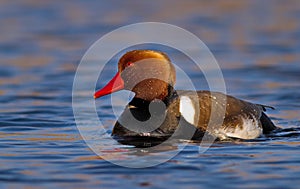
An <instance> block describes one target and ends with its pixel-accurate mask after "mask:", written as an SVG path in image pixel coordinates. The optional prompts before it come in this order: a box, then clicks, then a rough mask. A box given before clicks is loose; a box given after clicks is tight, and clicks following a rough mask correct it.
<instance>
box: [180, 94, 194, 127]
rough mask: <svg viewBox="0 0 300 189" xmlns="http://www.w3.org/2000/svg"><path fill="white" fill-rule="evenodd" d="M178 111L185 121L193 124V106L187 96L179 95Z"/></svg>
mask: <svg viewBox="0 0 300 189" xmlns="http://www.w3.org/2000/svg"><path fill="white" fill-rule="evenodd" d="M179 111H180V113H181V115H182V116H183V117H184V119H185V120H186V121H187V122H189V123H190V124H192V125H195V107H194V105H193V102H192V100H191V99H190V98H189V97H188V96H181V97H180V104H179Z"/></svg>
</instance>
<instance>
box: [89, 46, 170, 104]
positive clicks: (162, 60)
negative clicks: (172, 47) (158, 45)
mask: <svg viewBox="0 0 300 189" xmlns="http://www.w3.org/2000/svg"><path fill="white" fill-rule="evenodd" d="M174 83H175V68H174V66H173V65H172V63H171V61H170V59H169V57H168V56H167V55H166V54H165V53H162V52H159V51H153V50H133V51H129V52H127V53H126V54H124V55H123V56H122V57H121V58H120V60H119V63H118V73H117V74H116V75H115V76H114V77H113V79H112V80H111V81H110V82H108V83H107V84H106V86H104V87H103V88H102V89H100V90H98V91H97V92H96V93H95V94H94V98H99V97H102V96H104V95H107V94H111V93H113V92H116V91H119V90H122V89H126V90H130V91H132V92H134V93H135V97H136V98H141V99H143V100H147V101H152V100H154V99H160V100H163V99H164V98H166V97H167V96H168V94H169V91H170V88H172V87H173V85H174Z"/></svg>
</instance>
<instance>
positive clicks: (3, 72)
mask: <svg viewBox="0 0 300 189" xmlns="http://www.w3.org/2000/svg"><path fill="white" fill-rule="evenodd" d="M267 2H268V3H267ZM0 4H1V6H0V24H1V28H0V31H1V35H0V41H1V43H0V57H1V63H0V64H1V69H0V102H1V109H0V111H1V114H0V138H1V139H0V148H1V152H0V187H1V188H20V187H23V188H42V187H43V188H53V187H65V188H86V187H89V188H99V187H100V188H110V187H114V188H123V187H124V186H126V187H127V188H130V187H145V188H171V187H179V188H204V187H205V188H206V187H211V188H212V187H219V186H221V187H226V188H233V187H245V188H297V187H298V185H299V184H300V183H299V177H300V156H299V155H300V152H299V147H300V142H299V139H300V131H299V126H300V121H299V120H300V106H299V104H300V90H299V88H300V83H299V81H300V74H299V72H300V64H299V60H300V54H299V52H300V46H299V44H300V43H299V39H300V28H299V22H298V18H299V15H300V5H299V2H298V1H288V2H285V3H284V4H282V2H281V1H272V2H269V1H264V2H261V1H251V2H250V1H247V2H245V1H238V2H237V1H222V2H202V3H199V2H198V1H189V2H181V1H176V2H175V1H172V2H171V1H164V2H160V3H159V4H157V3H153V2H140V1H136V2H125V1H124V2H115V1H110V2H106V3H100V2H98V1H89V2H84V1H79V0H78V1H72V2H67V1H65V2H61V1H48V2H40V1H35V0H24V1H19V2H18V1H15V2H11V1H6V0H4V1H1V3H0ZM116 4H117V5H116ZM141 21H160V22H167V23H171V24H175V25H178V26H180V27H183V28H185V29H187V30H190V31H191V32H193V33H194V34H196V35H197V36H199V37H200V38H201V39H202V40H203V41H204V42H205V43H206V44H207V45H208V47H209V48H210V49H211V50H212V52H213V53H214V55H215V56H216V59H217V60H218V62H219V64H220V67H221V68H222V71H223V74H224V77H225V81H226V86H227V92H228V93H229V94H231V95H234V96H237V97H239V98H243V99H246V100H249V101H252V102H256V103H262V104H268V105H271V106H274V107H276V110H274V111H268V114H269V115H270V116H271V118H272V119H273V120H274V122H275V123H276V125H278V126H280V127H281V128H283V130H282V131H280V132H277V133H273V134H272V135H271V136H269V137H261V138H259V139H255V140H250V141H242V140H237V141H224V142H216V143H215V144H213V146H212V147H211V148H210V149H209V150H207V151H206V152H205V153H202V154H199V153H198V146H199V144H197V143H190V144H188V145H187V146H186V147H185V148H184V149H183V150H182V151H181V152H180V153H179V154H178V155H177V156H175V157H174V158H172V159H171V160H169V161H168V162H166V163H164V164H161V165H158V166H155V167H151V168H145V169H128V168H123V167H119V166H116V165H113V164H111V163H109V162H107V161H105V160H103V159H101V158H100V157H99V156H97V155H96V154H94V153H93V152H92V151H91V150H90V149H89V148H88V146H87V145H86V143H85V142H84V141H83V140H82V138H81V136H80V134H79V132H78V130H77V128H76V125H75V122H74V117H73V112H72V106H71V98H72V92H71V91H72V83H73V78H74V74H75V70H76V67H77V65H78V64H79V61H80V59H81V57H82V56H83V54H84V52H85V51H86V50H87V48H88V47H89V46H90V45H91V44H92V43H93V42H94V41H96V40H97V39H98V38H99V37H101V36H102V35H104V34H105V33H107V32H109V31H111V30H112V29H116V28H117V27H119V26H123V25H125V24H129V23H134V22H141ZM168 53H169V54H171V55H172V56H173V57H176V56H177V53H176V52H173V51H171V50H170V51H168ZM115 66H116V64H114V63H112V64H110V65H109V66H108V67H107V70H109V71H107V72H105V73H104V74H103V75H102V77H103V78H104V79H106V80H108V79H109V78H110V77H111V76H112V74H113V72H114V71H115ZM186 69H187V72H188V74H190V75H191V77H192V78H193V79H196V80H197V79H198V80H199V81H200V80H201V79H202V76H201V75H200V74H199V73H198V72H196V71H194V70H193V69H192V67H187V68H186ZM103 83H105V81H102V83H100V84H99V85H102V84H103ZM201 85H202V84H199V86H197V88H198V89H202V88H205V84H203V86H202V87H201ZM178 88H180V81H178ZM108 99H109V98H103V99H102V100H101V102H103V103H104V104H105V103H106V104H107V103H108ZM97 103H99V104H100V102H97ZM99 104H98V105H99ZM110 110H111V109H110V108H109V107H107V106H104V105H102V106H101V105H99V108H98V112H102V114H103V117H102V119H104V120H105V121H106V126H107V128H108V129H109V131H111V129H112V126H113V123H114V121H115V120H114V119H115V117H114V116H113V114H112V112H111V111H110ZM180 147H181V143H175V144H173V145H170V146H169V149H168V150H169V151H176V150H178V149H179V148H180ZM126 148H128V147H126V146H123V145H120V144H117V143H113V144H111V146H107V149H111V153H112V154H113V153H114V151H117V150H119V154H122V158H125V159H132V160H133V161H134V159H135V156H138V155H139V154H138V153H137V154H127V153H126V151H125V152H123V153H122V150H124V149H126ZM139 153H140V155H141V152H139ZM143 153H144V154H145V153H147V152H143ZM165 153H168V152H165ZM149 155H151V154H149ZM112 158H115V157H112Z"/></svg>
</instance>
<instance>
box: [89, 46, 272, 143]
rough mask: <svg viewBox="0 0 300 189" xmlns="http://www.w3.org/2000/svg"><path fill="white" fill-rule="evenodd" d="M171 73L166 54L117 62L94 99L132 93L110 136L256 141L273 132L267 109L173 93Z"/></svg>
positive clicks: (209, 94)
mask: <svg viewBox="0 0 300 189" xmlns="http://www.w3.org/2000/svg"><path fill="white" fill-rule="evenodd" d="M175 81H176V72H175V67H174V65H173V64H172V62H171V60H170V58H169V57H168V55H167V54H165V53H164V52H160V51H157V50H149V49H142V50H132V51H129V52H126V53H125V54H124V55H123V56H122V57H121V58H120V59H119V62H118V71H117V73H116V75H115V76H114V77H113V78H112V79H111V80H110V81H109V82H108V83H107V84H106V85H105V86H104V87H103V88H101V89H100V90H97V91H95V93H94V98H95V99H97V98H100V97H103V96H105V95H109V94H111V93H114V92H117V91H120V90H129V91H131V92H133V93H134V97H133V99H132V100H131V101H130V102H129V103H128V104H127V106H126V107H125V108H124V112H123V113H122V114H121V115H120V117H119V118H118V120H117V122H116V123H115V125H114V128H113V130H112V136H113V137H117V138H123V139H126V138H142V139H144V140H150V141H151V140H152V139H159V138H160V139H162V138H164V139H166V138H169V137H175V138H179V139H190V140H201V138H203V136H204V134H205V133H208V134H209V135H210V136H213V137H215V138H217V139H220V140H224V139H245V140H247V139H255V138H258V137H260V136H262V135H265V134H268V133H270V132H272V131H273V130H276V129H277V127H276V126H275V125H274V123H273V122H272V120H271V119H270V118H269V117H268V116H267V114H266V113H265V112H266V110H267V109H269V108H271V109H274V108H273V107H271V106H267V105H261V104H255V103H251V102H248V101H245V100H241V99H238V98H235V97H233V96H230V95H227V94H224V93H221V92H214V91H208V90H200V91H191V90H176V89H175V88H174V85H175Z"/></svg>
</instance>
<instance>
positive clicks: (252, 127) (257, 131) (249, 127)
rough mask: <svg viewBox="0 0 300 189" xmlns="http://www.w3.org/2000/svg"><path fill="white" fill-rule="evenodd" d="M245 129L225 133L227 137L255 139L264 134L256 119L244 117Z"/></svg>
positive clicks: (238, 128)
mask: <svg viewBox="0 0 300 189" xmlns="http://www.w3.org/2000/svg"><path fill="white" fill-rule="evenodd" d="M242 120H243V128H242V129H241V128H240V127H237V128H235V129H234V131H231V132H230V131H225V135H226V136H227V137H234V138H241V139H254V138H257V137H259V136H260V135H261V134H262V128H261V127H260V126H259V124H258V120H257V119H256V118H255V117H254V116H251V117H242ZM223 132H224V131H223Z"/></svg>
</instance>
